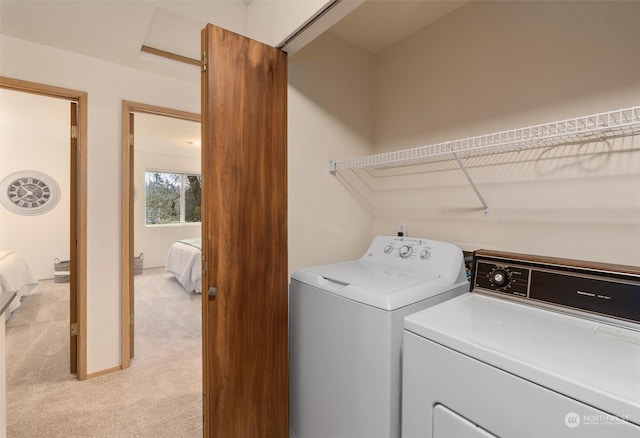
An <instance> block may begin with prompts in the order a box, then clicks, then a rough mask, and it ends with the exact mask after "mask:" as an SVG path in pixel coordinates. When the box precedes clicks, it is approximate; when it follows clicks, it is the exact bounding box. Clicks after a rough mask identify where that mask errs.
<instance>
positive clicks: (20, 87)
mask: <svg viewBox="0 0 640 438" xmlns="http://www.w3.org/2000/svg"><path fill="white" fill-rule="evenodd" d="M0 88H4V89H7V90H13V91H18V92H23V93H31V94H37V95H40V96H46V97H53V98H57V99H64V100H67V101H72V102H75V103H77V105H78V138H77V142H78V143H77V144H78V148H77V151H76V154H77V167H76V168H75V175H73V174H71V179H72V184H71V185H72V187H73V181H75V183H76V190H75V193H71V195H75V198H76V200H77V204H76V206H75V212H74V211H73V207H72V210H71V211H70V214H71V215H72V216H74V217H75V218H76V221H75V223H74V221H73V220H71V221H70V228H71V230H70V236H75V237H76V263H73V260H72V263H71V276H72V277H74V278H75V279H76V283H75V284H76V287H75V291H73V290H70V293H71V294H73V293H75V294H76V309H75V310H76V315H77V318H78V320H77V323H78V334H77V337H76V351H77V358H76V361H77V362H76V374H77V377H78V380H86V379H87V173H88V167H87V126H88V123H87V122H88V116H87V101H88V94H87V93H86V92H85V91H79V90H72V89H69V88H61V87H56V86H52V85H46V84H40V83H37V82H29V81H24V80H21V79H15V78H10V77H6V76H0ZM71 168H72V170H71V173H73V172H74V169H73V166H71ZM72 205H73V203H72ZM69 244H70V245H71V242H69ZM70 249H71V248H70ZM72 253H73V251H72ZM74 265H75V266H74ZM74 270H75V272H74ZM71 302H73V300H71ZM70 339H71V340H72V339H73V336H71V335H70ZM71 342H72V341H70V343H71ZM71 348H72V346H71V345H70V350H71Z"/></svg>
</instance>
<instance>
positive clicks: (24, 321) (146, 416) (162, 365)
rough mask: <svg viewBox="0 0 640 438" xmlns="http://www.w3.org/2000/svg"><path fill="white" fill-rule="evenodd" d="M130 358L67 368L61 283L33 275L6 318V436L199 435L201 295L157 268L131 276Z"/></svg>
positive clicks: (65, 309)
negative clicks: (79, 376)
mask: <svg viewBox="0 0 640 438" xmlns="http://www.w3.org/2000/svg"><path fill="white" fill-rule="evenodd" d="M135 280H136V286H135V295H136V304H135V309H136V318H135V334H136V336H135V341H136V345H135V347H136V348H135V350H136V356H135V358H134V359H133V361H132V363H131V367H130V368H128V369H126V370H123V371H118V372H115V373H111V374H108V375H105V376H101V377H97V378H94V379H90V380H86V381H83V382H80V381H78V380H76V379H75V376H73V375H70V374H69V372H68V369H69V368H68V367H69V347H68V341H69V338H68V322H69V291H68V285H66V284H55V283H54V282H53V281H45V282H41V283H40V285H39V286H38V287H37V288H36V289H35V290H34V292H35V293H34V294H33V295H29V296H26V297H24V298H23V300H22V306H20V307H19V308H18V309H17V310H16V311H15V312H14V314H13V315H12V317H11V318H10V319H9V321H7V436H8V437H30V438H37V437H110V438H113V437H200V436H202V360H201V343H202V341H201V327H202V324H201V307H200V305H201V304H200V303H201V299H200V295H196V294H193V293H188V292H185V291H184V289H182V287H181V286H180V284H179V283H178V282H177V281H176V280H175V279H174V278H173V277H172V276H171V275H169V274H166V273H165V272H164V271H163V270H161V269H151V270H145V272H144V274H143V275H139V276H136V277H135Z"/></svg>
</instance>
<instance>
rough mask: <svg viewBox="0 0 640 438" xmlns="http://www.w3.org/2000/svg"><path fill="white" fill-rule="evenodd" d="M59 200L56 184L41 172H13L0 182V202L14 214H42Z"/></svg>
mask: <svg viewBox="0 0 640 438" xmlns="http://www.w3.org/2000/svg"><path fill="white" fill-rule="evenodd" d="M59 200H60V187H59V186H58V183H57V182H56V181H55V180H54V179H53V178H51V177H50V176H49V175H46V174H44V173H42V172H37V171H35V170H24V171H20V172H15V173H12V174H11V175H9V176H7V177H5V178H4V179H3V180H2V182H0V202H1V203H2V205H4V206H5V207H6V208H7V209H8V210H9V211H12V212H14V213H18V214H22V215H36V214H42V213H45V212H47V211H49V210H51V209H52V208H54V207H55V206H56V204H58V201H59Z"/></svg>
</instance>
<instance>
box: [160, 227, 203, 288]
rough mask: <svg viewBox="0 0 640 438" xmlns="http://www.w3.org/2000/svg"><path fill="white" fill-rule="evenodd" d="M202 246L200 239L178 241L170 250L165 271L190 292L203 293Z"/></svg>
mask: <svg viewBox="0 0 640 438" xmlns="http://www.w3.org/2000/svg"><path fill="white" fill-rule="evenodd" d="M201 249H202V244H201V241H200V239H199V238H198V239H183V240H178V241H177V242H175V243H174V244H173V245H171V247H170V248H169V252H168V253H167V261H166V264H165V270H166V271H167V272H169V273H171V274H172V275H173V276H174V277H176V279H177V280H178V281H179V282H180V284H181V285H182V287H184V289H185V290H186V291H188V292H195V293H202V252H201Z"/></svg>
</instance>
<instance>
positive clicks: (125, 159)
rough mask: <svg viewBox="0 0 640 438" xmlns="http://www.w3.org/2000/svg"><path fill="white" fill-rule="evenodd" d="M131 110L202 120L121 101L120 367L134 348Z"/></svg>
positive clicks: (196, 115) (196, 116) (145, 105)
mask: <svg viewBox="0 0 640 438" xmlns="http://www.w3.org/2000/svg"><path fill="white" fill-rule="evenodd" d="M131 113H145V114H154V115H158V116H165V117H173V118H175V119H182V120H189V121H192V122H198V123H201V117H200V114H197V113H191V112H187V111H181V110H176V109H171V108H165V107H161V106H156V105H148V104H145V103H139V102H131V101H128V100H123V101H122V168H121V173H120V175H121V179H122V181H121V210H120V211H121V215H120V216H121V217H120V224H121V226H120V230H121V231H120V233H121V234H120V240H121V244H120V248H121V254H120V261H121V264H120V279H121V288H120V290H121V291H122V292H121V313H120V315H121V321H122V326H121V335H120V337H121V350H120V356H121V367H122V369H125V368H128V367H129V365H130V362H131V358H132V357H133V351H134V330H133V324H134V310H135V309H134V303H133V301H134V281H133V271H134V268H133V259H134V244H135V239H134V228H135V227H134V223H133V218H134V211H133V189H134V183H133V152H134V145H133V141H132V140H133V139H132V138H130V136H129V132H130V131H131V121H130V118H129V115H130V114H131Z"/></svg>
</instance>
